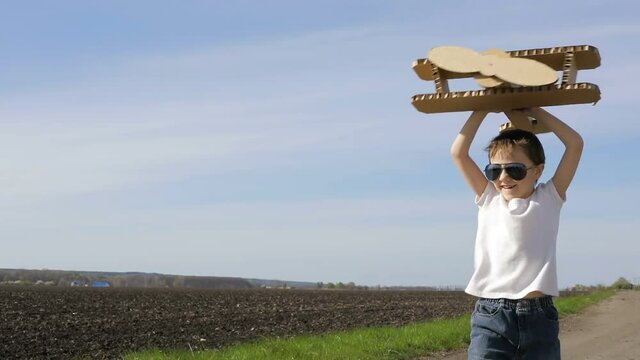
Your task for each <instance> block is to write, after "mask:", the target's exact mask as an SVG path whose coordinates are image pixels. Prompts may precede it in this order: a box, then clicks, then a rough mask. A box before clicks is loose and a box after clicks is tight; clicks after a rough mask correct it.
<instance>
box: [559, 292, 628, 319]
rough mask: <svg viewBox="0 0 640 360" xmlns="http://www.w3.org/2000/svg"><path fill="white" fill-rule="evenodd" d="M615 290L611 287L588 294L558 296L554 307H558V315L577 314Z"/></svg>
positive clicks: (610, 294)
mask: <svg viewBox="0 0 640 360" xmlns="http://www.w3.org/2000/svg"><path fill="white" fill-rule="evenodd" d="M615 293H616V291H615V290H613V289H607V290H600V291H596V292H593V293H591V294H589V295H582V296H572V297H568V298H559V299H557V300H556V301H555V305H556V309H558V313H559V314H560V317H565V316H567V315H572V314H577V313H579V312H582V311H583V310H584V309H586V308H587V307H588V306H590V305H593V304H595V303H598V302H600V301H602V300H604V299H606V298H608V297H610V296H612V295H613V294H615Z"/></svg>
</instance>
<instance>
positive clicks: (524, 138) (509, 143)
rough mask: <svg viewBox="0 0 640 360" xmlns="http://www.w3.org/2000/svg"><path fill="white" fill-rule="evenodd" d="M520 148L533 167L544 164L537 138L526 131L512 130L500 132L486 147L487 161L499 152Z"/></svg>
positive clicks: (542, 150)
mask: <svg viewBox="0 0 640 360" xmlns="http://www.w3.org/2000/svg"><path fill="white" fill-rule="evenodd" d="M516 146H517V147H520V148H521V149H522V150H523V151H524V153H525V154H526V155H527V156H528V157H529V159H530V160H531V161H532V162H533V165H540V164H544V161H545V157H544V149H543V148H542V143H540V140H539V139H538V137H537V136H536V135H535V134H534V133H532V132H530V131H526V130H520V129H513V130H507V131H503V132H501V133H500V134H499V135H498V136H496V137H494V138H493V140H491V142H490V143H489V145H488V146H487V147H486V149H485V150H486V151H487V152H489V159H491V157H493V156H494V155H496V154H497V153H498V151H501V150H511V149H513V148H514V147H516Z"/></svg>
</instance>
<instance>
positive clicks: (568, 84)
mask: <svg viewBox="0 0 640 360" xmlns="http://www.w3.org/2000/svg"><path fill="white" fill-rule="evenodd" d="M598 66H600V54H599V53H598V49H597V48H595V47H593V46H590V45H577V46H562V47H552V48H541V49H525V50H513V51H506V52H505V51H502V50H500V49H490V50H487V51H484V52H482V53H478V52H475V51H474V50H472V49H467V48H463V47H458V46H441V47H436V48H433V49H431V51H430V52H429V54H428V56H427V58H426V59H418V60H416V61H414V63H413V70H414V71H415V72H416V74H417V75H418V77H420V78H421V79H422V80H428V81H433V82H434V83H435V88H436V92H435V93H433V94H418V95H414V96H413V97H412V99H411V102H412V104H413V106H414V107H415V108H416V109H417V110H418V111H421V112H424V113H440V112H454V111H472V110H485V111H492V112H505V113H506V114H507V117H508V118H509V121H510V122H509V123H506V124H503V125H502V126H501V128H500V130H501V131H504V130H506V129H509V128H512V127H516V128H521V129H526V130H529V131H532V132H535V133H543V132H548V131H549V130H548V129H546V128H543V127H542V126H541V125H539V124H538V123H537V121H536V120H535V119H532V118H529V117H527V116H524V115H523V114H522V113H519V112H511V111H510V110H514V109H521V108H529V107H537V106H555V105H569V104H585V103H594V104H595V103H596V102H597V101H598V100H600V89H599V88H598V86H597V85H595V84H591V83H576V78H577V72H578V70H584V69H595V68H597V67H598ZM558 71H561V72H562V78H561V79H560V82H559V83H558V73H557V72H558ZM471 77H473V78H475V80H476V82H477V83H478V84H480V86H482V87H483V88H484V89H483V90H468V91H455V92H450V91H449V84H448V80H449V79H459V78H471Z"/></svg>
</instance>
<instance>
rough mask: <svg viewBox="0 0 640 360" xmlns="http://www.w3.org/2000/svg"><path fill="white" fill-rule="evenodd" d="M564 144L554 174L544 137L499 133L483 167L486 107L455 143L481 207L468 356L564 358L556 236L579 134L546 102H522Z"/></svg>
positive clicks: (460, 164)
mask: <svg viewBox="0 0 640 360" xmlns="http://www.w3.org/2000/svg"><path fill="white" fill-rule="evenodd" d="M521 111H522V112H524V114H526V115H528V116H532V117H534V118H535V119H537V120H538V121H539V122H540V123H541V124H542V125H545V126H546V127H547V128H549V129H550V130H551V131H552V132H553V133H554V134H555V135H556V136H557V137H558V138H559V139H560V140H561V141H562V143H563V144H564V145H565V151H564V154H563V156H562V159H561V160H560V163H559V164H558V168H557V169H556V171H555V173H554V174H553V177H552V178H551V180H549V181H548V182H546V183H543V184H538V185H537V186H536V184H537V181H538V179H540V176H541V175H542V171H543V170H544V162H545V158H544V151H543V149H542V145H541V144H540V141H539V140H538V138H537V137H536V136H535V135H534V134H532V133H530V132H528V131H524V130H508V131H504V132H502V133H501V134H500V135H498V136H496V137H495V138H494V139H493V140H492V141H491V143H490V144H489V146H488V147H487V150H488V152H489V161H490V163H489V165H487V166H486V168H485V170H484V174H483V171H481V170H480V168H479V167H478V166H477V165H476V163H475V162H474V161H473V160H472V159H471V157H470V156H469V148H470V146H471V142H472V141H473V138H474V137H475V135H476V132H477V130H478V128H479V127H480V124H481V123H482V120H483V119H484V118H485V117H486V115H487V112H480V111H475V112H473V113H472V114H471V116H470V117H469V119H468V120H467V122H466V123H465V125H464V126H463V127H462V130H461V131H460V133H459V134H458V136H457V137H456V139H455V141H454V142H453V145H452V147H451V155H452V156H453V160H454V162H455V164H456V166H457V167H458V169H460V171H461V172H462V175H464V178H465V179H466V181H467V183H469V185H470V186H471V188H472V189H473V191H474V192H475V194H476V204H477V205H478V207H479V213H478V232H477V235H476V244H475V257H474V259H475V266H474V268H475V270H474V274H473V276H472V277H471V280H470V281H469V285H468V286H467V288H466V290H465V291H466V292H467V293H468V294H471V295H474V296H476V297H478V298H479V299H478V301H477V302H476V307H475V310H474V312H473V315H472V319H471V344H470V345H469V351H468V357H469V359H536V360H538V359H544V360H552V359H560V340H559V339H558V330H559V329H558V312H557V310H556V309H555V307H554V305H553V301H552V296H558V284H557V275H556V238H557V234H558V224H559V218H560V209H561V207H562V204H563V203H564V201H565V198H566V192H567V188H568V187H569V184H570V183H571V180H572V179H573V176H574V175H575V172H576V169H577V167H578V163H579V161H580V156H581V154H582V147H583V142H582V138H581V137H580V135H579V134H578V133H577V132H575V131H574V130H573V129H571V128H570V127H569V126H568V125H566V124H565V123H563V122H562V121H560V120H559V119H558V118H556V117H555V116H553V115H551V114H550V113H548V112H546V111H545V110H543V109H541V108H532V109H525V110H521Z"/></svg>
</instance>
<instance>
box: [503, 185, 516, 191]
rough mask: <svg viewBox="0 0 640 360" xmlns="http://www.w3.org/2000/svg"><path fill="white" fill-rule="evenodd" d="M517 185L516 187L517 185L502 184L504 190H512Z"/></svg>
mask: <svg viewBox="0 0 640 360" xmlns="http://www.w3.org/2000/svg"><path fill="white" fill-rule="evenodd" d="M515 187H516V186H515V185H500V188H501V189H503V190H511V189H513V188H515Z"/></svg>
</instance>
